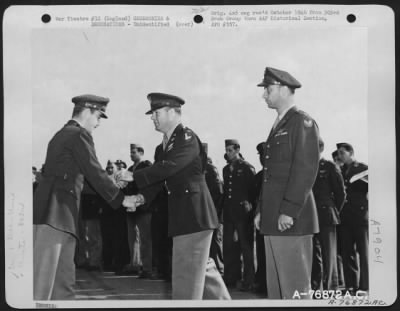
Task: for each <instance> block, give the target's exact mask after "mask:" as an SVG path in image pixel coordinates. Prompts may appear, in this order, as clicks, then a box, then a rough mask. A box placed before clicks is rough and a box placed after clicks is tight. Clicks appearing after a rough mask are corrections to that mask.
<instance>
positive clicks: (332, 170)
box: [313, 159, 346, 226]
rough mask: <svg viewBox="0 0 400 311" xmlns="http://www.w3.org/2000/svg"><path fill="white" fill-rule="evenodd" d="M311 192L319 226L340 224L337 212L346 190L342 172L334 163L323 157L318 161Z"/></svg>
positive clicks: (340, 208) (342, 202)
mask: <svg viewBox="0 0 400 311" xmlns="http://www.w3.org/2000/svg"><path fill="white" fill-rule="evenodd" d="M313 193H314V197H315V202H316V204H317V212H318V220H319V224H320V226H323V225H338V224H340V216H339V213H340V211H341V210H342V207H343V204H344V200H345V197H346V192H345V190H344V183H343V177H342V174H341V172H340V171H339V169H338V168H337V167H336V165H335V164H333V163H332V162H330V161H327V160H325V159H321V160H320V161H319V169H318V174H317V179H316V180H315V183H314V187H313Z"/></svg>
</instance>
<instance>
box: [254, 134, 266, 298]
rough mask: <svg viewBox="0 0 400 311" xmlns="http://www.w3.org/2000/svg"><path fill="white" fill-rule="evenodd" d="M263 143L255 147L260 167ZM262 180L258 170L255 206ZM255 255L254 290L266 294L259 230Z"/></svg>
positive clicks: (262, 249)
mask: <svg viewBox="0 0 400 311" xmlns="http://www.w3.org/2000/svg"><path fill="white" fill-rule="evenodd" d="M265 145H266V144H265V142H261V143H259V144H258V145H257V147H256V149H257V151H258V155H259V160H260V163H261V165H263V159H264V150H265ZM262 178H263V170H260V171H259V172H258V173H257V174H256V176H255V185H254V202H255V204H256V205H257V203H258V198H259V196H260V193H261V185H262ZM256 255H257V270H256V274H255V288H254V290H255V291H256V292H258V293H264V294H265V293H267V283H266V278H265V276H266V269H265V246H264V236H263V235H262V234H261V233H260V230H259V229H257V228H256Z"/></svg>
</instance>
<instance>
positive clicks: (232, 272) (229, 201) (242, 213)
mask: <svg viewBox="0 0 400 311" xmlns="http://www.w3.org/2000/svg"><path fill="white" fill-rule="evenodd" d="M225 150H226V154H227V158H228V159H229V161H230V164H228V165H226V166H225V167H224V168H223V178H224V197H223V203H222V204H223V215H224V216H223V224H224V226H223V227H224V229H223V231H224V232H223V250H224V252H223V255H224V269H225V271H224V280H225V283H226V284H227V286H231V287H232V286H236V283H237V281H241V284H240V290H242V291H250V290H252V289H253V286H254V274H255V272H254V224H253V217H254V213H253V205H254V203H253V202H252V198H253V197H252V193H253V192H252V191H253V187H254V176H255V171H254V167H253V166H252V165H250V164H249V163H248V162H246V161H244V160H243V158H242V156H241V154H240V145H239V142H238V140H236V139H226V140H225ZM252 203H253V204H252ZM236 241H238V242H239V245H237V244H236ZM237 246H239V247H237ZM241 255H242V256H243V265H244V267H243V280H242V273H241V270H242V269H241V264H240V256H241Z"/></svg>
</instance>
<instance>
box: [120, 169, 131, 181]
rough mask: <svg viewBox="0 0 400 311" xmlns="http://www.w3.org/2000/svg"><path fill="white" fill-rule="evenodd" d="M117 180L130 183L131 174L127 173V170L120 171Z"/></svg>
mask: <svg viewBox="0 0 400 311" xmlns="http://www.w3.org/2000/svg"><path fill="white" fill-rule="evenodd" d="M118 173H119V176H118V179H119V180H122V181H126V182H132V181H133V173H132V172H130V171H128V170H120V171H119V172H118Z"/></svg>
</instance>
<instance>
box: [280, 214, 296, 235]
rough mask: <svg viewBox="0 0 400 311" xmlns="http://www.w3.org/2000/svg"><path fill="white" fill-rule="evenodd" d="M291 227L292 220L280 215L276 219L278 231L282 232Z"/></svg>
mask: <svg viewBox="0 0 400 311" xmlns="http://www.w3.org/2000/svg"><path fill="white" fill-rule="evenodd" d="M292 226H293V218H292V217H290V216H287V215H285V214H280V215H279V218H278V230H279V231H281V232H283V231H285V230H287V229H290V228H291V227H292Z"/></svg>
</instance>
